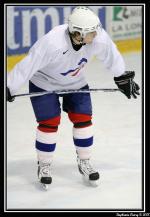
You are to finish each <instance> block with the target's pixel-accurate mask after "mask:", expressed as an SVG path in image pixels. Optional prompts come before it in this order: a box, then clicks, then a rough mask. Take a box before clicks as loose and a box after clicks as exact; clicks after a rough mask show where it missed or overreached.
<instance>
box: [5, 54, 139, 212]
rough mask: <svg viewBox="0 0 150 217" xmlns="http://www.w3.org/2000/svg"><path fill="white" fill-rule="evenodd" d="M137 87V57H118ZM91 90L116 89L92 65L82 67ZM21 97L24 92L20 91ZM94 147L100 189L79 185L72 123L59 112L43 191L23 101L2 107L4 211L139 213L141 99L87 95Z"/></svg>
mask: <svg viewBox="0 0 150 217" xmlns="http://www.w3.org/2000/svg"><path fill="white" fill-rule="evenodd" d="M124 59H125V62H126V65H127V70H135V72H136V76H135V81H137V82H138V83H139V85H140V86H141V78H142V67H141V65H142V64H141V53H131V54H128V55H124ZM86 77H87V80H88V82H89V84H90V87H91V88H117V87H116V85H115V84H114V81H113V77H112V75H111V73H110V72H109V71H108V70H106V69H105V68H104V66H103V65H102V64H101V63H100V62H98V60H93V61H91V63H90V64H89V65H88V66H87V75H86ZM20 92H26V87H23V89H21V90H20ZM92 102H93V124H94V134H95V137H94V146H93V152H92V153H93V155H92V159H91V160H92V164H93V165H94V166H95V168H97V169H98V170H99V172H100V176H101V178H100V184H99V186H98V187H96V188H94V187H91V186H88V185H87V184H85V183H84V182H83V180H82V177H81V175H80V173H79V172H78V169H77V164H76V154H75V148H74V145H73V140H72V124H71V123H70V122H69V120H68V118H67V115H66V114H65V113H64V112H62V119H61V125H60V127H59V131H58V143H57V148H56V153H55V157H54V161H53V165H52V174H53V183H52V184H51V186H50V188H49V190H48V191H44V190H42V188H41V187H40V185H39V183H38V181H37V164H36V162H37V160H36V151H35V147H34V143H35V130H36V126H37V123H36V121H35V117H34V114H33V111H32V107H31V105H30V100H29V98H16V100H15V102H13V103H7V149H6V154H7V159H6V163H7V165H6V166H7V174H6V177H7V179H6V184H7V186H6V187H7V191H6V205H7V209H23V210H25V209H26V210H28V209H36V210H38V209H41V210H42V209H44V210H46V209H47V210H51V209H58V210H62V209H73V210H76V209H86V210H88V209H98V210H101V209H105V210H108V209H114V210H117V209H123V210H124V209H133V210H134V209H140V208H141V207H142V163H141V162H142V104H141V102H142V97H141V95H140V97H139V98H138V99H132V100H128V99H127V98H126V97H125V96H124V95H123V94H122V93H120V92H113V93H107V92H98V93H92Z"/></svg>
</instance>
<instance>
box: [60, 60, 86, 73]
mask: <svg viewBox="0 0 150 217" xmlns="http://www.w3.org/2000/svg"><path fill="white" fill-rule="evenodd" d="M86 63H87V59H86V58H82V59H81V60H80V61H79V63H78V67H77V68H75V69H70V70H68V71H67V72H64V73H61V75H63V76H66V75H68V74H71V76H76V75H77V74H78V73H79V71H80V70H81V69H82V68H83V67H84V66H85V64H86Z"/></svg>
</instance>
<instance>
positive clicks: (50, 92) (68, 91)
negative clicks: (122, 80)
mask: <svg viewBox="0 0 150 217" xmlns="http://www.w3.org/2000/svg"><path fill="white" fill-rule="evenodd" d="M99 91H103V92H115V91H120V90H119V89H114V88H90V89H79V90H54V91H42V92H32V93H23V94H17V95H14V97H24V96H29V97H34V96H42V95H45V94H69V93H90V92H99Z"/></svg>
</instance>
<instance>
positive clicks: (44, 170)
mask: <svg viewBox="0 0 150 217" xmlns="http://www.w3.org/2000/svg"><path fill="white" fill-rule="evenodd" d="M38 179H39V182H40V183H41V184H42V187H43V188H44V189H46V190H47V189H48V187H49V185H50V184H51V182H52V177H51V172H50V163H43V162H40V161H38Z"/></svg>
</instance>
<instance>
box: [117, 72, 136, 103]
mask: <svg viewBox="0 0 150 217" xmlns="http://www.w3.org/2000/svg"><path fill="white" fill-rule="evenodd" d="M134 76H135V72H134V71H126V72H125V73H124V74H123V75H121V76H119V77H114V81H115V83H116V85H117V86H118V88H119V89H120V90H121V92H122V93H124V94H125V95H126V96H127V98H128V99H131V96H133V97H134V98H137V96H136V94H137V95H140V93H139V89H140V87H139V85H138V84H136V83H135V82H134V81H133V78H134Z"/></svg>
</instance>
